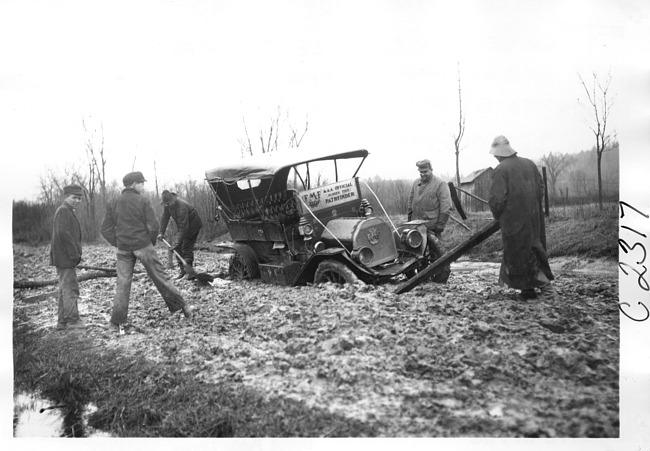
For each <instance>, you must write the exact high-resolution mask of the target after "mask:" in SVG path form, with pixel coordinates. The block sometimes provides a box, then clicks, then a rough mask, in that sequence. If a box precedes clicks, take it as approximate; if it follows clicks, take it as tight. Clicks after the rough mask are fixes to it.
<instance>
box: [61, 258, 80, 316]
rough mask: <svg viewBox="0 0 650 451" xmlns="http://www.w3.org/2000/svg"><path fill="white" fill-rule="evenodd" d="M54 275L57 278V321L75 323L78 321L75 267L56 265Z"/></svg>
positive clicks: (77, 283) (77, 290) (77, 292)
mask: <svg viewBox="0 0 650 451" xmlns="http://www.w3.org/2000/svg"><path fill="white" fill-rule="evenodd" d="M56 276H57V278H58V279H59V291H58V293H57V300H58V304H59V306H58V315H57V321H58V323H59V325H65V324H71V323H76V322H78V321H79V309H78V306H77V304H78V301H79V282H78V281H77V270H76V268H59V267H57V268H56Z"/></svg>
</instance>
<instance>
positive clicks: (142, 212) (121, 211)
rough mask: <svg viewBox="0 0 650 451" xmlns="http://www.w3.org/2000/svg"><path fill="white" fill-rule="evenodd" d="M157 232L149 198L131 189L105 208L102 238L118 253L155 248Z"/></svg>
mask: <svg viewBox="0 0 650 451" xmlns="http://www.w3.org/2000/svg"><path fill="white" fill-rule="evenodd" d="M158 229H159V224H158V218H157V217H156V212H155V211H154V210H153V207H152V206H151V202H149V199H147V198H146V197H144V196H143V195H141V194H139V193H138V192H137V191H136V190H135V189H133V188H125V189H124V190H123V191H122V194H120V196H119V197H118V198H117V199H116V200H115V201H113V202H111V203H110V204H109V205H108V206H107V209H106V216H104V221H103V223H102V236H103V237H104V238H106V241H108V242H109V243H111V244H112V245H113V246H117V248H118V249H119V250H123V251H134V250H137V249H142V248H144V247H147V246H148V245H150V244H151V245H155V244H156V239H157V237H158Z"/></svg>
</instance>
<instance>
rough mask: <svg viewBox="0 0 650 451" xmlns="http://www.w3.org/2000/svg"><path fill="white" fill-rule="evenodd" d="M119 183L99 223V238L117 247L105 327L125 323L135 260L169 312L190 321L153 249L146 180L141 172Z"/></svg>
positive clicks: (189, 312)
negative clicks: (121, 185) (112, 295)
mask: <svg viewBox="0 0 650 451" xmlns="http://www.w3.org/2000/svg"><path fill="white" fill-rule="evenodd" d="M122 182H123V183H124V190H123V191H122V194H120V196H119V197H118V198H117V199H116V200H115V201H114V202H112V203H111V204H109V205H108V206H107V209H106V216H105V217H104V221H103V223H102V236H103V237H104V238H105V239H106V241H108V242H109V243H111V244H112V245H113V246H116V247H117V281H116V284H115V298H114V300H113V313H112V315H111V319H110V323H109V325H108V326H109V328H117V329H119V326H121V325H122V324H124V323H126V321H127V314H128V309H129V297H130V295H131V282H132V280H133V268H134V266H135V262H136V259H137V260H139V261H140V262H141V263H142V265H143V266H144V267H145V269H146V271H147V275H148V276H149V277H150V278H151V280H152V281H153V283H154V285H156V288H157V289H158V292H159V293H160V294H161V296H162V298H163V300H164V301H165V304H166V305H167V308H168V309H169V311H170V312H172V313H174V312H177V311H182V312H183V314H184V315H185V317H186V318H188V319H190V318H191V317H192V309H191V308H190V306H189V305H187V304H186V303H185V301H184V300H183V297H182V296H181V294H180V292H179V291H178V289H177V288H176V287H175V286H174V285H173V284H172V283H171V281H170V280H169V276H168V275H167V273H166V272H165V268H164V267H163V265H162V263H161V262H160V260H159V259H158V254H157V253H156V249H155V248H154V245H155V244H156V237H157V236H158V228H159V225H158V219H157V218H156V213H155V212H154V210H153V207H152V206H151V202H150V201H149V199H147V198H146V197H145V196H143V195H142V194H143V193H144V182H146V180H145V178H144V176H143V175H142V172H130V173H128V174H126V175H125V176H124V178H123V179H122Z"/></svg>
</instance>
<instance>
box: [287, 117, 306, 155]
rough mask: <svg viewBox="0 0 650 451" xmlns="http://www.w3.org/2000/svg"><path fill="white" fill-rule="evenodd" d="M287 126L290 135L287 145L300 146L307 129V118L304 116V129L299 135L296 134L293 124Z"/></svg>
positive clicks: (296, 130)
mask: <svg viewBox="0 0 650 451" xmlns="http://www.w3.org/2000/svg"><path fill="white" fill-rule="evenodd" d="M289 128H290V129H291V135H290V137H289V147H292V148H298V147H300V143H301V142H302V139H303V138H304V137H305V135H306V134H307V129H308V128H309V120H308V119H307V118H305V129H304V130H303V131H302V133H301V134H300V136H298V129H297V128H296V127H294V126H293V125H289Z"/></svg>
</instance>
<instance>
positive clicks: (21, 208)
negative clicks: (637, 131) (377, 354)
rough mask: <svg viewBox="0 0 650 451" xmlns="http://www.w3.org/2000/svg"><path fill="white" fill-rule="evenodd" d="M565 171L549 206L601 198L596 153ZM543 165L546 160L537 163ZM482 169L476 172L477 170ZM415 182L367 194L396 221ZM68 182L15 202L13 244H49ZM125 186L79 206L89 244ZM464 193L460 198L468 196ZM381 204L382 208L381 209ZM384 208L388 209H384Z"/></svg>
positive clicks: (612, 168)
mask: <svg viewBox="0 0 650 451" xmlns="http://www.w3.org/2000/svg"><path fill="white" fill-rule="evenodd" d="M568 156H569V157H570V158H568V159H567V161H566V164H565V167H564V168H563V171H562V172H561V173H560V174H559V176H558V177H557V180H556V183H555V192H549V196H548V197H549V204H550V206H551V207H554V206H568V205H579V204H589V203H592V202H596V201H597V200H598V185H597V175H596V169H595V166H596V163H595V161H596V156H595V151H594V150H591V151H584V152H580V153H577V154H570V155H568ZM618 158H619V151H618V148H616V149H615V150H613V151H608V152H605V153H604V154H603V161H602V169H603V172H602V178H603V180H602V181H603V198H604V200H605V201H606V202H615V201H617V200H618V193H619V160H618ZM537 163H538V164H539V165H540V168H541V166H542V164H541V162H537ZM477 169H483V168H471V171H469V172H473V171H475V170H477ZM439 176H440V177H441V178H442V179H443V180H445V181H453V180H454V179H453V177H452V176H450V175H439ZM414 180H415V178H413V179H411V180H385V179H382V178H381V177H378V176H376V177H372V178H365V179H361V181H360V184H361V194H362V196H363V197H364V198H366V199H367V200H368V201H369V202H370V203H371V204H372V205H373V207H374V210H375V214H376V215H380V216H383V214H384V211H385V212H386V213H387V214H388V216H391V217H405V216H406V214H407V208H406V207H407V202H408V197H409V194H410V190H411V186H412V184H413V181H414ZM66 183H68V181H67V180H66V179H65V178H62V177H59V178H56V177H52V178H51V180H50V183H48V184H47V186H44V188H43V195H42V196H41V200H40V201H38V202H27V201H15V202H14V203H13V223H12V227H13V241H14V242H22V243H30V244H42V243H45V242H49V241H50V239H51V233H52V218H53V217H54V212H55V211H56V209H57V208H58V207H59V206H60V205H61V203H62V202H63V196H62V194H61V193H60V187H61V186H63V185H64V184H66ZM168 189H170V190H172V191H174V192H176V193H177V194H178V195H179V196H180V197H182V198H184V199H185V200H187V201H188V202H190V203H191V204H193V205H194V206H195V208H196V209H197V211H198V212H199V214H200V215H201V218H202V220H203V229H202V230H201V234H200V235H199V240H201V241H205V240H212V239H215V238H217V237H220V236H222V235H223V234H225V233H227V230H226V227H225V224H224V223H223V221H215V220H214V216H215V213H216V211H217V210H216V200H215V197H214V194H213V193H212V191H211V189H210V188H209V186H208V185H207V183H205V182H203V183H197V182H195V181H188V182H186V183H184V184H176V185H175V186H174V187H171V188H168ZM120 192H121V188H120V187H119V186H117V185H116V184H113V185H111V186H109V187H106V192H105V194H104V193H102V192H101V191H100V192H95V194H94V196H92V199H93V200H92V201H89V199H90V197H89V196H88V195H86V198H85V199H84V202H82V204H81V206H80V207H79V208H78V211H77V217H78V218H79V221H80V223H81V228H82V233H83V236H84V241H86V242H98V241H101V240H102V238H101V234H100V229H101V223H102V220H103V218H104V215H105V213H106V205H107V203H108V202H110V201H111V200H112V199H114V198H116V197H117V196H118V195H119V194H120ZM146 195H147V196H148V197H149V198H150V200H151V202H152V204H153V207H154V210H155V211H156V213H157V214H158V217H159V218H160V216H161V215H162V205H161V204H160V194H159V193H158V190H157V187H156V191H155V192H154V191H151V192H148V193H147V194H146ZM463 196H464V194H462V193H461V194H460V197H461V199H462V197H463ZM380 204H381V205H380ZM382 207H383V208H382ZM174 232H175V224H174V223H173V221H170V225H169V226H168V233H169V234H171V233H174Z"/></svg>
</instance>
